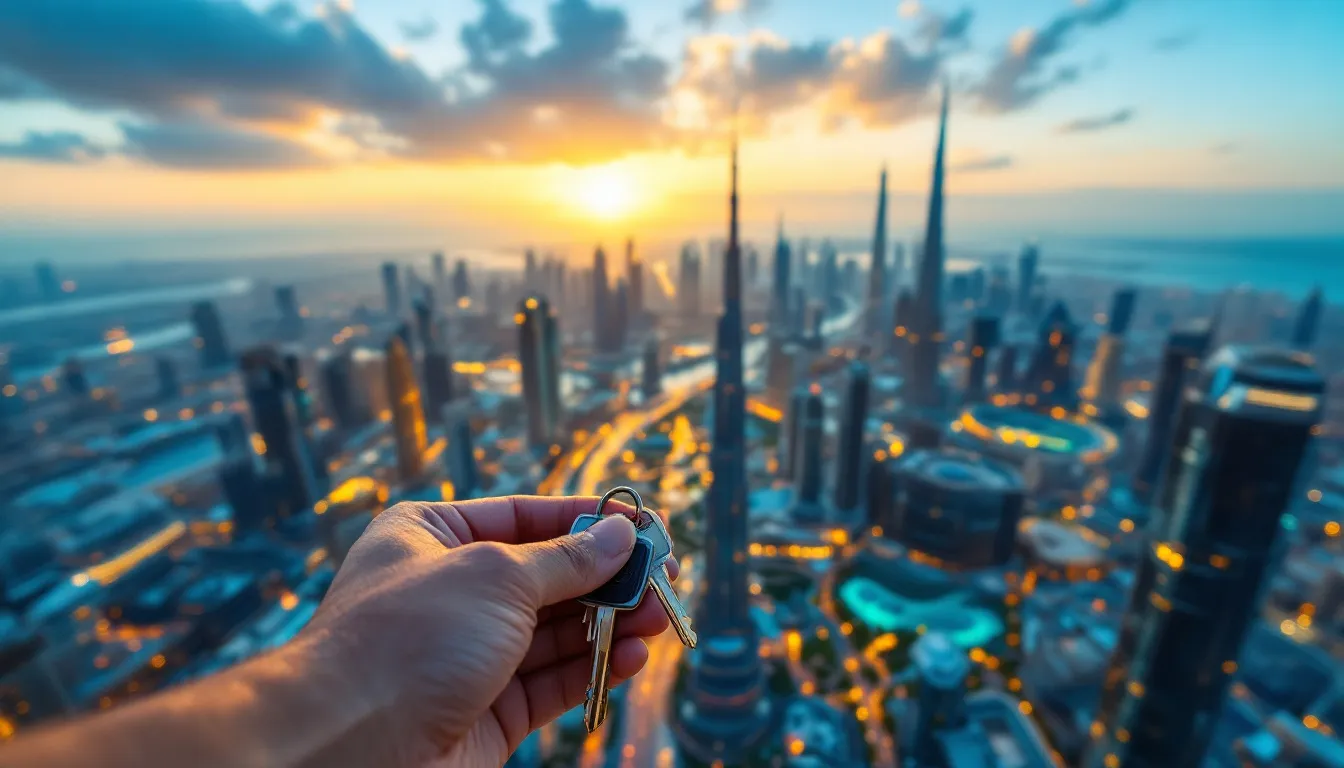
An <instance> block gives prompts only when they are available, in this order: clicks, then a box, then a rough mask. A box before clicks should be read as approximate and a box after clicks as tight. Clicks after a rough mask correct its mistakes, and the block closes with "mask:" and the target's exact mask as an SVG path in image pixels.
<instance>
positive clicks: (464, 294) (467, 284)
mask: <svg viewBox="0 0 1344 768" xmlns="http://www.w3.org/2000/svg"><path fill="white" fill-rule="evenodd" d="M463 299H467V300H470V299H471V278H470V277H469V276H468V275H467V262H466V260H465V259H458V260H457V262H456V263H454V264H453V300H454V301H457V302H461V301H462V300H463Z"/></svg>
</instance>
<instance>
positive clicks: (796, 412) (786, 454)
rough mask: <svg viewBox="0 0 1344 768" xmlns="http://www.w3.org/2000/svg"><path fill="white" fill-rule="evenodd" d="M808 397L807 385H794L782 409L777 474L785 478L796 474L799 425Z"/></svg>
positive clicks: (799, 449)
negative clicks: (785, 405)
mask: <svg viewBox="0 0 1344 768" xmlns="http://www.w3.org/2000/svg"><path fill="white" fill-rule="evenodd" d="M808 397H809V392H808V389H807V387H804V386H798V387H794V389H793V391H792V392H791V393H790V394H789V403H788V407H787V408H785V409H784V429H783V431H782V433H781V434H780V437H779V445H780V456H779V476H780V477H783V478H785V479H793V478H794V477H796V476H797V469H798V457H799V455H801V454H802V439H803V435H802V431H801V427H802V423H803V413H804V412H805V411H806V410H807V399H808Z"/></svg>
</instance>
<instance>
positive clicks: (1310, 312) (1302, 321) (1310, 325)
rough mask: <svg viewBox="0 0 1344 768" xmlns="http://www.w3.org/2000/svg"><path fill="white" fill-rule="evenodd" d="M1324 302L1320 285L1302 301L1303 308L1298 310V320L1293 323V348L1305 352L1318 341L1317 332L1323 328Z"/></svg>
mask: <svg viewBox="0 0 1344 768" xmlns="http://www.w3.org/2000/svg"><path fill="white" fill-rule="evenodd" d="M1323 303H1324V302H1323V298H1322V296H1321V289H1320V288H1319V287H1318V288H1316V289H1315V290H1313V291H1312V292H1311V295H1310V296H1308V297H1307V300H1306V301H1304V302H1302V309H1300V310H1299V311H1298V313H1297V321H1296V322H1295V323H1294V324H1293V340H1292V341H1293V349H1299V350H1302V351H1304V352H1305V351H1306V350H1308V349H1311V347H1312V345H1313V344H1315V343H1316V334H1317V332H1319V331H1320V329H1321V305H1322V304H1323Z"/></svg>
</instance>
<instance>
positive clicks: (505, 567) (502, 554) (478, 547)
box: [464, 541, 522, 577]
mask: <svg viewBox="0 0 1344 768" xmlns="http://www.w3.org/2000/svg"><path fill="white" fill-rule="evenodd" d="M464 551H467V553H468V554H469V555H470V559H471V562H472V564H473V565H474V566H476V567H479V568H480V569H481V570H482V571H483V572H485V573H490V574H494V575H496V576H501V577H509V576H513V575H515V574H517V573H518V572H519V571H521V570H522V569H521V568H520V567H519V566H520V563H519V561H518V557H517V555H515V554H514V552H513V550H512V549H510V548H509V547H507V546H505V545H503V544H500V543H499V542H496V541H481V542H477V543H475V544H472V545H470V546H468V547H466V549H465V550H464Z"/></svg>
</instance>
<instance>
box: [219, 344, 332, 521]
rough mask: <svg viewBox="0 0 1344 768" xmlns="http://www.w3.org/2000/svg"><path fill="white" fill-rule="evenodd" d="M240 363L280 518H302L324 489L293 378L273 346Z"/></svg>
mask: <svg viewBox="0 0 1344 768" xmlns="http://www.w3.org/2000/svg"><path fill="white" fill-rule="evenodd" d="M239 365H240V367H241V369H242V374H243V384H244V387H245V389H246V391H247V402H248V405H249V406H250V407H251V410H252V426H253V428H254V429H255V430H256V433H257V434H258V435H259V436H260V437H261V452H262V456H263V457H264V459H265V463H266V476H267V478H268V481H269V482H270V483H271V484H272V487H273V488H274V490H275V494H274V498H275V501H276V512H277V515H278V517H279V518H280V519H284V518H287V517H290V516H293V515H296V514H299V513H300V512H302V511H304V510H306V509H308V508H309V507H311V506H312V505H313V503H314V502H316V501H317V500H318V498H319V497H320V496H321V486H320V482H319V480H318V476H317V471H316V467H315V464H314V459H313V452H312V447H311V446H310V445H309V442H308V436H307V435H306V434H304V431H303V429H302V427H301V426H300V421H299V407H298V401H297V397H296V395H297V392H296V391H295V389H294V387H293V382H292V378H291V376H290V374H289V371H288V370H287V369H286V367H285V364H284V360H283V359H282V358H281V357H280V354H279V353H278V352H276V350H275V348H274V347H253V348H252V349H249V350H247V351H245V352H244V353H243V354H242V358H241V360H240V361H239Z"/></svg>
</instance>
